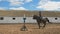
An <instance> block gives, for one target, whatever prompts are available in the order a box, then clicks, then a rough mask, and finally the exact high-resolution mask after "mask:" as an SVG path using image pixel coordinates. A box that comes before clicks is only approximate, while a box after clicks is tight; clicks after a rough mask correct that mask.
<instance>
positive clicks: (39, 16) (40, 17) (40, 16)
mask: <svg viewBox="0 0 60 34" xmlns="http://www.w3.org/2000/svg"><path fill="white" fill-rule="evenodd" d="M39 17H40V19H41V20H42V18H43V17H42V16H41V11H40V12H39Z"/></svg>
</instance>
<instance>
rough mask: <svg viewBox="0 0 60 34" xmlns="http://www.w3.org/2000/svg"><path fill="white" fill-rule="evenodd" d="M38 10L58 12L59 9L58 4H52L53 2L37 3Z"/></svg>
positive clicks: (48, 0) (59, 4)
mask: <svg viewBox="0 0 60 34" xmlns="http://www.w3.org/2000/svg"><path fill="white" fill-rule="evenodd" d="M37 8H38V9H40V8H42V9H43V10H59V9H60V2H54V1H50V0H47V1H44V2H41V1H40V2H39V4H38V6H37Z"/></svg>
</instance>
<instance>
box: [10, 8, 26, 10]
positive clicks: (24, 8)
mask: <svg viewBox="0 0 60 34" xmlns="http://www.w3.org/2000/svg"><path fill="white" fill-rule="evenodd" d="M10 10H27V9H26V8H24V7H19V8H10Z"/></svg>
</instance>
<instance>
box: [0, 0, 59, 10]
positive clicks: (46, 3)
mask: <svg viewBox="0 0 60 34" xmlns="http://www.w3.org/2000/svg"><path fill="white" fill-rule="evenodd" d="M0 10H47V11H60V0H0Z"/></svg>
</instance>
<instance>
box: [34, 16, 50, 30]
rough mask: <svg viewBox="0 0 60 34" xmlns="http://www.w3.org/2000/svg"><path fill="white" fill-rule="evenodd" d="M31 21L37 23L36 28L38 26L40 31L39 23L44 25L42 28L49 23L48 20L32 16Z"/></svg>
mask: <svg viewBox="0 0 60 34" xmlns="http://www.w3.org/2000/svg"><path fill="white" fill-rule="evenodd" d="M33 19H35V20H36V21H37V23H38V26H39V29H40V27H41V25H40V24H41V23H42V24H44V25H43V26H42V27H43V28H44V27H45V25H46V22H48V23H50V22H49V19H48V18H42V17H40V16H37V15H34V16H33Z"/></svg>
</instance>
